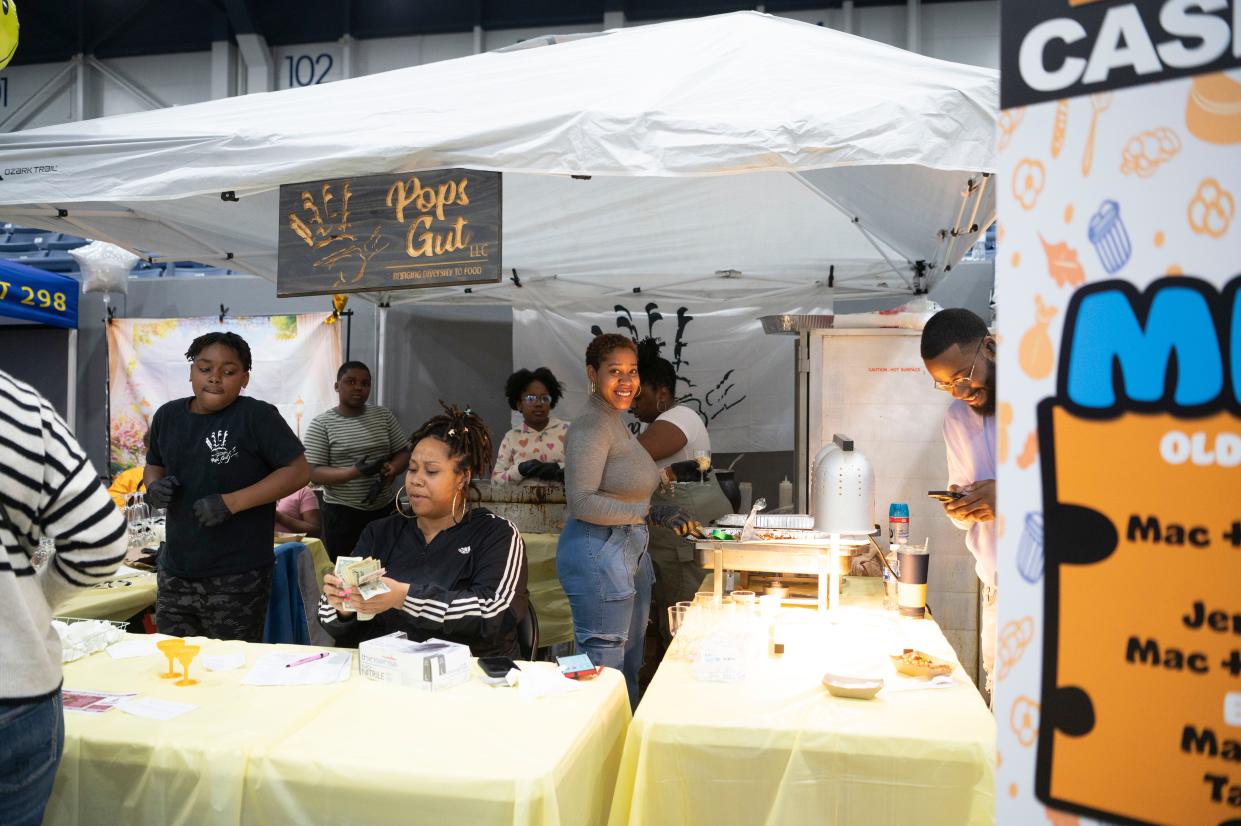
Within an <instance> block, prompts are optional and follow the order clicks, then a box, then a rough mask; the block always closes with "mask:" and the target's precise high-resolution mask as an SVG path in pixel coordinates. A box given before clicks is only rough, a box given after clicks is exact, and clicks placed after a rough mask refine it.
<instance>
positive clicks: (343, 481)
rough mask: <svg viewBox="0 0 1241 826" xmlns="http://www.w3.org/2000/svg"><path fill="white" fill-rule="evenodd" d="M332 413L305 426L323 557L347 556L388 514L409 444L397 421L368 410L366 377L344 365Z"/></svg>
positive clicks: (358, 367) (362, 369)
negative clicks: (317, 489) (319, 494)
mask: <svg viewBox="0 0 1241 826" xmlns="http://www.w3.org/2000/svg"><path fill="white" fill-rule="evenodd" d="M335 389H336V395H337V397H338V399H339V401H340V404H338V405H337V406H336V407H333V408H331V409H329V410H325V411H323V412H322V413H320V414H319V415H318V416H315V417H314V418H313V419H312V420H311V421H310V427H308V428H307V429H306V437H305V439H304V442H305V445H306V461H308V462H310V481H312V482H314V483H315V484H316V485H323V507H322V508H321V509H320V512H319V513H320V519H321V522H322V527H321V533H320V535H321V536H322V537H323V545H324V547H325V548H327V553H328V556H329V557H331V559H332V561H333V562H335V561H336V557H338V556H351V555H352V554H353V548H354V546H355V545H357V544H358V537H360V536H361V535H362V529H363V528H365V527H366V526H367V525H369V524H370V523H371V522H374V521H375V520H376V519H383V518H384V517H385V516H390V515H391V514H392V506H393V497H394V496H395V494H396V492H397V491H396V488H397V487H398V484H397V482H398V481H399V479H398V477H400V476H401V475H402V474H403V473H404V472H405V463H406V462H408V461H409V442H408V440H407V439H406V438H405V431H403V430H401V425H400V424H399V423H398V422H397V420H396V416H395V415H393V413H392V411H391V410H389V409H388V408H386V407H381V406H379V405H376V404H367V401H368V400H369V399H370V397H371V371H370V368H368V367H367V366H366V365H365V364H363V363H362V362H360V361H347V362H345V363H344V364H342V365H341V366H340V369H339V370H337V371H336V384H335Z"/></svg>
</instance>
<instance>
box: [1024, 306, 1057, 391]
mask: <svg viewBox="0 0 1241 826" xmlns="http://www.w3.org/2000/svg"><path fill="white" fill-rule="evenodd" d="M1034 308H1035V309H1034V324H1033V326H1031V327H1030V329H1028V330H1026V333H1025V335H1023V336H1022V337H1021V345H1020V349H1019V350H1018V353H1017V358H1018V361H1019V362H1020V364H1021V369H1022V370H1024V371H1025V374H1026V375H1027V376H1029V377H1030V378H1032V379H1042V378H1046V377H1047V376H1050V375H1051V370H1052V368H1053V367H1054V366H1055V362H1056V356H1055V352H1054V350H1053V349H1052V344H1051V334H1050V333H1049V332H1048V331H1047V327H1048V325H1049V324H1050V323H1051V320H1052V319H1053V318H1055V316H1056V313H1057V312H1059V311H1058V310H1057V309H1056V308H1055V307H1048V306H1047V305H1046V304H1044V303H1043V299H1042V297H1041V296H1037V295H1036V296H1034Z"/></svg>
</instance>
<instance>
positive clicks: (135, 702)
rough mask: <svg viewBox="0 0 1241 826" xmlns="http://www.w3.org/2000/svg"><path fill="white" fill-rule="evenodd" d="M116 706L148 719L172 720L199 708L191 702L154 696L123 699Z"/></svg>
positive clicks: (127, 712)
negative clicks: (160, 698) (177, 701)
mask: <svg viewBox="0 0 1241 826" xmlns="http://www.w3.org/2000/svg"><path fill="white" fill-rule="evenodd" d="M116 707H117V708H119V709H120V710H121V711H123V712H125V713H126V714H132V715H134V716H135V717H145V718H147V719H148V720H171V719H172V718H173V717H180V716H181V715H182V714H184V713H185V712H187V711H193V710H194V709H196V708H198V706H194V705H190V704H189V703H174V702H172V701H171V700H157V699H155V698H154V697H136V698H134V699H125V700H121V702H119V703H117V706H116Z"/></svg>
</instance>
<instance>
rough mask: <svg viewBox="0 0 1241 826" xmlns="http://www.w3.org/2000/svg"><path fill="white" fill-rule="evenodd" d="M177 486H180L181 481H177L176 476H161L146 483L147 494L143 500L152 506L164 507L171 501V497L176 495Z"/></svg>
mask: <svg viewBox="0 0 1241 826" xmlns="http://www.w3.org/2000/svg"><path fill="white" fill-rule="evenodd" d="M179 487H181V483H180V482H178V481H177V477H175V476H161V477H160V478H158V479H156V480H155V481H154V482H152V483H151V484H149V485H147V494H146V498H145V499H144V500H143V501H145V502H146V503H147V504H148V505H150V506H151V507H153V508H159V509H163V508H166V507H168V503H169V502H171V501H172V497H173V496H175V495H176V493H177V488H179Z"/></svg>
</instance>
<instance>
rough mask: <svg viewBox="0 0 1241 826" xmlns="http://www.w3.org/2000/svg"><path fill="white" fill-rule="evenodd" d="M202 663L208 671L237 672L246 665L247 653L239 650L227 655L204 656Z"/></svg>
mask: <svg viewBox="0 0 1241 826" xmlns="http://www.w3.org/2000/svg"><path fill="white" fill-rule="evenodd" d="M200 662H202V664H203V665H204V666H205V667H206V668H207V670H208V671H235V670H237V669H238V668H241V667H242V666H243V665H245V664H246V652H245V651H241V650H238V651H230V652H228V653H227V654H204V655H203V658H202V660H201V661H200Z"/></svg>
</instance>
